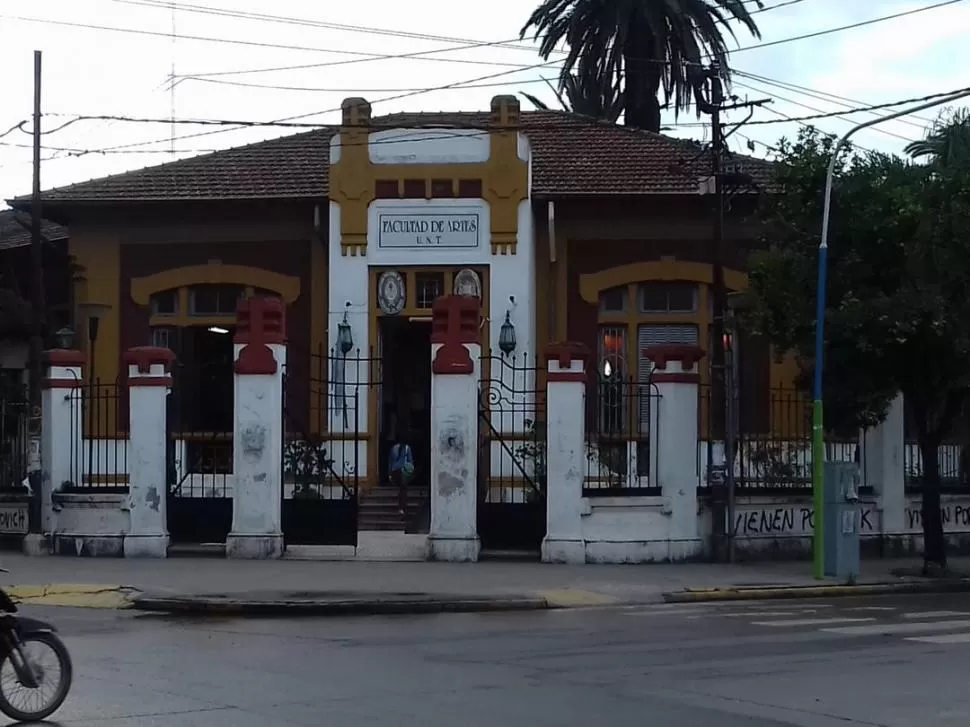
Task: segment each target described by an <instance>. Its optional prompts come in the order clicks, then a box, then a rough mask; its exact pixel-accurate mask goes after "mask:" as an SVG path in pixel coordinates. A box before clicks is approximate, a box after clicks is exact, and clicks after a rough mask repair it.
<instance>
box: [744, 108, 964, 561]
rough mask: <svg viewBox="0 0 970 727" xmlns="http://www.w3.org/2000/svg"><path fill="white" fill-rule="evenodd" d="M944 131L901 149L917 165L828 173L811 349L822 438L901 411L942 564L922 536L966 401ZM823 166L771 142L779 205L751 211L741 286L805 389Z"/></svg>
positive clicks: (958, 119) (959, 178)
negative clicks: (752, 231)
mask: <svg viewBox="0 0 970 727" xmlns="http://www.w3.org/2000/svg"><path fill="white" fill-rule="evenodd" d="M950 119H951V121H949V122H944V123H943V125H940V126H937V127H936V128H934V129H933V131H932V132H931V133H930V135H929V136H928V137H927V140H926V142H925V143H921V144H919V145H911V146H910V148H909V149H910V152H911V153H912V154H914V155H918V156H920V157H927V156H928V157H929V163H928V164H925V165H921V164H914V163H912V162H908V161H905V160H902V159H900V158H897V157H890V156H886V155H880V154H858V153H853V152H851V151H848V152H846V153H845V154H844V155H842V157H841V158H840V159H839V160H838V161H837V164H836V165H835V170H836V174H835V184H834V188H833V195H832V217H831V223H830V228H829V267H828V270H829V283H828V300H827V308H826V321H825V342H824V355H825V379H824V382H825V390H824V398H825V407H826V420H827V422H829V423H832V424H833V425H834V427H833V428H836V429H838V428H840V427H844V428H850V427H854V426H869V425H872V424H874V423H876V422H878V421H880V420H881V419H882V418H883V417H884V416H885V413H886V410H887V407H888V404H889V402H890V401H891V399H892V398H893V397H894V396H895V394H896V392H899V391H901V392H902V393H903V395H904V397H905V399H906V401H907V403H908V404H909V405H910V406H911V408H912V411H913V413H914V418H913V424H914V425H915V428H916V436H917V439H918V441H919V444H920V449H921V454H922V459H923V464H924V470H923V473H924V481H923V488H924V490H923V492H924V520H925V521H926V522H924V535H925V536H926V542H927V551H926V558H927V560H928V561H932V562H940V563H943V564H945V554H944V552H943V539H942V524H941V523H939V522H933V521H934V520H938V519H939V518H938V517H936V516H934V515H933V514H934V513H937V512H938V510H939V468H938V461H937V448H938V447H939V445H940V444H941V442H942V441H943V439H944V438H945V437H946V436H947V435H948V434H949V433H950V432H951V430H952V429H953V425H954V423H955V421H956V420H957V417H959V416H960V415H961V414H962V413H963V409H964V405H965V400H966V393H967V391H968V389H970V323H968V321H970V295H968V294H967V290H968V289H967V281H968V280H970V145H967V144H965V143H964V142H965V141H966V140H967V138H968V137H967V123H968V121H967V116H966V114H963V115H956V116H953V117H950ZM953 119H955V121H954V120H953ZM831 153H832V140H831V139H830V138H827V137H824V136H822V135H821V134H819V133H818V132H817V131H815V130H814V129H809V130H806V131H803V132H801V133H800V134H799V136H798V138H797V139H796V140H795V141H794V142H789V141H786V140H782V142H781V145H780V163H779V166H778V182H779V184H780V189H781V192H780V193H779V194H777V195H775V196H774V197H773V198H772V199H770V200H767V201H766V203H765V205H764V207H763V209H762V215H763V219H764V222H765V224H766V234H765V240H764V243H765V245H764V249H763V250H761V251H760V252H759V253H757V254H756V255H754V257H753V260H752V267H751V276H750V299H751V302H752V304H753V310H752V311H751V313H750V318H751V320H750V324H751V325H753V326H754V328H755V329H756V330H757V331H758V332H760V333H762V334H764V335H766V336H767V337H768V338H769V339H770V340H771V341H772V343H774V344H775V345H776V346H777V347H778V348H779V349H780V350H787V351H792V352H794V353H795V355H796V356H797V358H798V361H799V364H800V366H801V369H802V374H803V375H802V382H801V383H802V385H803V386H806V388H807V384H808V381H809V378H810V376H811V374H812V371H813V369H814V365H815V361H814V335H815V311H814V307H815V301H816V270H817V260H818V249H817V248H818V243H819V235H820V227H821V216H822V199H823V190H824V182H825V171H826V167H827V164H828V163H829V159H830V158H831ZM925 513H929V515H927V514H925ZM931 540H932V543H931Z"/></svg>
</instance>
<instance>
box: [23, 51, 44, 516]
mask: <svg viewBox="0 0 970 727" xmlns="http://www.w3.org/2000/svg"><path fill="white" fill-rule="evenodd" d="M40 91H41V51H39V50H35V51H34V134H33V143H34V150H33V151H34V174H33V176H34V180H33V182H34V184H33V191H32V194H31V201H30V217H31V220H30V267H31V281H30V313H31V320H30V380H29V383H28V390H29V399H30V421H29V427H30V443H29V447H30V453H29V457H28V466H27V472H28V478H29V482H30V486H31V488H32V489H33V492H34V499H35V500H37V501H38V502H39V498H40V439H41V401H40V396H41V393H40V383H41V378H42V377H43V374H44V372H43V361H42V358H43V355H44V326H45V322H46V321H45V318H46V316H45V310H46V308H45V305H44V247H43V245H44V238H43V236H42V234H41V232H42V230H41V218H42V215H43V210H42V209H41V198H40V135H41V134H40V116H41V114H40V107H41V93H40ZM39 515H40V513H39V512H38V513H37V516H36V517H37V523H36V525H37V526H39V525H40V521H39ZM31 519H32V520H33V519H34V518H31Z"/></svg>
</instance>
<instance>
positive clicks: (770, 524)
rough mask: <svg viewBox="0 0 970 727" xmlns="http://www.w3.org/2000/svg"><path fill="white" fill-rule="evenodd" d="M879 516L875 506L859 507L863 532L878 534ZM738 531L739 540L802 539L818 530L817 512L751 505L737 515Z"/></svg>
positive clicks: (803, 508)
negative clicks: (768, 538)
mask: <svg viewBox="0 0 970 727" xmlns="http://www.w3.org/2000/svg"><path fill="white" fill-rule="evenodd" d="M878 526H879V517H878V513H877V512H876V507H875V505H870V504H863V505H862V506H861V507H860V508H859V528H860V530H861V532H862V533H872V532H878V530H879V527H878ZM734 527H735V532H736V533H737V535H738V537H740V538H765V537H801V536H808V535H811V534H812V532H813V531H814V530H815V509H814V508H813V507H811V506H799V505H763V506H754V507H751V506H748V507H744V508H742V509H739V510H738V511H737V512H735V515H734Z"/></svg>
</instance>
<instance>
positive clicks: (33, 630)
mask: <svg viewBox="0 0 970 727" xmlns="http://www.w3.org/2000/svg"><path fill="white" fill-rule="evenodd" d="M17 630H18V631H19V632H20V633H21V634H23V635H24V636H27V635H29V634H39V633H53V632H56V631H57V627H56V626H54V625H52V624H49V623H47V622H46V621H40V620H38V619H36V618H27V617H25V616H17Z"/></svg>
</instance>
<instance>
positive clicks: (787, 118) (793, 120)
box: [748, 106, 875, 154]
mask: <svg viewBox="0 0 970 727" xmlns="http://www.w3.org/2000/svg"><path fill="white" fill-rule="evenodd" d="M765 110H766V111H770V112H771V113H773V114H775V115H776V116H781V117H782V118H781V119H779V120H778V121H775V122H773V123H776V124H780V123H787V122H791V123H795V124H798V125H799V126H802V127H804V128H806V129H811V128H813V127H812V125H811V124H807V123H805V122H804V121H803V120H802V119H800V118H798V117H796V116H789V115H788V114H786V113H783V112H781V111H779V110H778V109H773V108H771V106H765ZM748 123H749V124H751V123H754V122H751V121H749V122H748ZM830 136H832V137H833V138H834V137H835V135H834V134H830ZM852 146H854V147H855V148H856V149H861V150H862V151H864V152H868V153H870V154H874V153H875V151H873V150H872V149H868V148H866V147H864V146H860V145H859V144H856V143H855V142H852Z"/></svg>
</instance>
